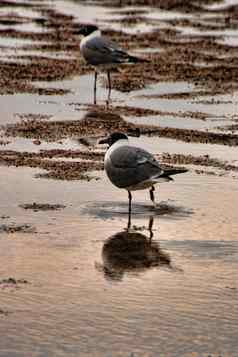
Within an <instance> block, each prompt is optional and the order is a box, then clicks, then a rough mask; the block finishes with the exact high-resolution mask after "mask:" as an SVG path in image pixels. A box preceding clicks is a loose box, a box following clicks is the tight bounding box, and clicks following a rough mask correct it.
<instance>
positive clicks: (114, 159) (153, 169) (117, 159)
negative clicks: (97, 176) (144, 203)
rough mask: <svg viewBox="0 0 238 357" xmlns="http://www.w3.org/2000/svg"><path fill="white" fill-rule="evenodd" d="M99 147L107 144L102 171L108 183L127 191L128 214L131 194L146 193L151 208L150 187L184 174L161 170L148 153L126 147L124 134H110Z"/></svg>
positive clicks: (152, 191)
mask: <svg viewBox="0 0 238 357" xmlns="http://www.w3.org/2000/svg"><path fill="white" fill-rule="evenodd" d="M99 144H108V145H109V149H108V150H107V152H106V154H105V158H104V168H105V171H106V173H107V176H108V177H109V179H110V181H111V182H112V183H113V184H114V185H115V186H117V187H119V188H124V189H125V190H127V191H128V197H129V214H130V213H131V200H132V195H131V191H135V190H144V189H150V199H151V201H152V202H153V204H154V205H155V198H154V190H155V188H154V185H155V184H157V183H160V182H166V181H171V180H173V179H172V178H171V177H170V176H171V175H175V174H178V173H183V172H187V171H188V170H187V169H183V168H181V169H176V168H169V169H165V170H162V168H161V167H160V164H159V162H158V161H157V160H156V159H155V158H154V157H153V155H151V154H150V153H149V152H148V151H145V150H143V149H141V148H139V147H135V146H132V145H130V144H129V141H128V137H127V135H126V134H124V133H120V132H114V133H112V134H111V135H109V136H108V137H107V138H105V139H101V140H100V141H99Z"/></svg>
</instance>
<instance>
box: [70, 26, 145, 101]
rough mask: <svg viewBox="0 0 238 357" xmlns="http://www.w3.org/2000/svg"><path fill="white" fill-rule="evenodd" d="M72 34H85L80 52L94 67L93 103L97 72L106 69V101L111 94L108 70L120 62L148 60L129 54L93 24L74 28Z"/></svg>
mask: <svg viewBox="0 0 238 357" xmlns="http://www.w3.org/2000/svg"><path fill="white" fill-rule="evenodd" d="M73 33H74V34H76V35H83V36H85V37H84V38H83V39H82V40H81V42H80V52H81V54H82V56H83V57H84V59H85V60H86V62H87V63H88V64H90V65H92V66H94V68H95V77H94V104H96V91H97V74H98V72H97V71H98V70H99V71H106V72H107V78H108V101H109V99H110V94H111V78H110V70H111V69H113V68H116V67H117V66H119V65H120V64H125V63H127V64H129V63H137V62H148V61H147V60H145V59H141V58H137V57H134V56H131V55H129V54H128V53H127V52H125V51H123V50H122V49H120V48H119V47H118V46H117V45H116V44H115V43H113V42H111V41H109V40H107V39H106V38H105V37H103V36H102V35H101V31H100V30H99V29H98V27H97V26H95V25H88V24H85V25H82V26H80V27H79V28H78V29H75V30H74V32H73Z"/></svg>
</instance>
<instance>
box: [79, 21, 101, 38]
mask: <svg viewBox="0 0 238 357" xmlns="http://www.w3.org/2000/svg"><path fill="white" fill-rule="evenodd" d="M97 30H98V27H97V26H96V25H93V24H81V25H76V26H75V28H74V30H73V34H74V35H82V36H88V35H91V33H93V32H95V31H97Z"/></svg>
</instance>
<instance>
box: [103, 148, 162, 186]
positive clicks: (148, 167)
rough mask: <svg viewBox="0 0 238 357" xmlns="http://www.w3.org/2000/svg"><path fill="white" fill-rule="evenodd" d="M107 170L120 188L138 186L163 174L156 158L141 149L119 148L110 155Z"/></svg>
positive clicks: (106, 165)
mask: <svg viewBox="0 0 238 357" xmlns="http://www.w3.org/2000/svg"><path fill="white" fill-rule="evenodd" d="M105 169H106V171H107V174H108V176H109V178H110V179H111V181H112V182H113V183H114V184H115V185H116V186H118V187H120V188H125V187H128V186H132V185H136V184H138V183H140V182H143V181H145V180H148V179H150V178H152V177H154V178H156V177H159V176H160V175H162V174H163V170H162V169H161V168H160V166H159V163H158V162H157V161H156V160H155V158H154V157H153V156H152V155H151V154H149V153H148V152H147V151H144V150H142V149H139V148H133V147H131V146H130V147H129V146H123V147H119V148H118V149H117V150H115V151H113V152H112V153H111V155H110V160H109V161H108V162H106V163H105Z"/></svg>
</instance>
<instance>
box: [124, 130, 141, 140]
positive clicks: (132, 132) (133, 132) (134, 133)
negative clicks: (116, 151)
mask: <svg viewBox="0 0 238 357" xmlns="http://www.w3.org/2000/svg"><path fill="white" fill-rule="evenodd" d="M127 135H129V136H134V137H136V138H139V137H140V128H130V129H128V131H127Z"/></svg>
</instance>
